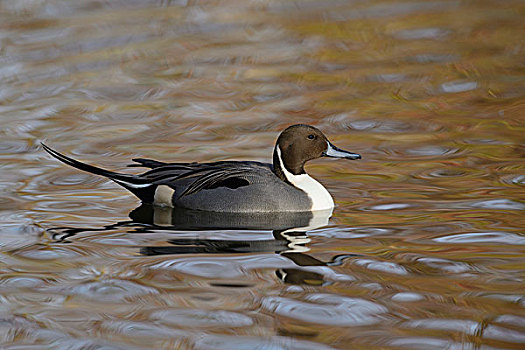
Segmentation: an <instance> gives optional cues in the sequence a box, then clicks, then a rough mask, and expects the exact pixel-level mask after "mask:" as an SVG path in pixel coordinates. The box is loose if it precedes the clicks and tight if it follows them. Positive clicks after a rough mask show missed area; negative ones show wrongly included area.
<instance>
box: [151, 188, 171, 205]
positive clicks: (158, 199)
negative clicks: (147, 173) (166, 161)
mask: <svg viewBox="0 0 525 350" xmlns="http://www.w3.org/2000/svg"><path fill="white" fill-rule="evenodd" d="M174 193H175V190H174V189H173V188H171V187H169V186H166V185H159V186H157V189H156V190H155V196H154V197H153V204H155V205H164V206H168V207H173V202H172V201H171V200H172V198H173V194H174Z"/></svg>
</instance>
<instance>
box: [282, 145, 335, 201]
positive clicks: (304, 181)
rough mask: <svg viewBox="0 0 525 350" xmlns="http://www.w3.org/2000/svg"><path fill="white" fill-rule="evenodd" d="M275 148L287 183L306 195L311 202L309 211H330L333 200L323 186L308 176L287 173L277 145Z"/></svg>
mask: <svg viewBox="0 0 525 350" xmlns="http://www.w3.org/2000/svg"><path fill="white" fill-rule="evenodd" d="M275 147H276V151H277V158H278V159H279V165H280V166H281V170H282V172H283V174H284V177H285V178H286V180H288V182H289V183H291V184H292V185H293V186H295V187H297V188H298V189H300V190H301V191H303V192H305V193H306V194H307V195H308V197H309V198H310V200H311V201H312V207H311V208H310V210H326V209H332V208H333V207H334V200H333V199H332V196H330V193H328V191H327V190H326V188H324V186H323V185H321V184H320V183H319V182H317V181H316V180H315V179H313V178H312V177H310V175H308V174H299V175H294V174H292V173H291V172H289V171H288V169H286V167H285V166H284V163H283V160H282V158H281V148H280V147H279V145H277V146H275Z"/></svg>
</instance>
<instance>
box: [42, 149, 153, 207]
mask: <svg viewBox="0 0 525 350" xmlns="http://www.w3.org/2000/svg"><path fill="white" fill-rule="evenodd" d="M42 147H43V148H44V150H45V151H46V152H47V153H49V154H50V155H52V156H53V157H55V158H56V159H58V160H59V161H61V162H63V163H65V164H67V165H70V166H72V167H74V168H77V169H79V170H83V171H87V172H88V173H92V174H96V175H101V176H104V177H107V178H109V179H111V180H113V181H115V182H116V183H117V184H119V185H121V186H123V187H124V188H126V189H127V190H129V191H130V192H132V193H133V194H134V195H135V196H137V197H138V198H139V199H141V200H142V201H143V202H146V203H151V202H152V201H153V196H154V193H155V187H156V185H153V184H152V183H151V182H150V181H148V180H147V179H144V178H141V177H140V176H138V175H130V174H121V173H116V172H114V171H110V170H106V169H102V168H99V167H96V166H93V165H89V164H86V163H82V162H79V161H78V160H75V159H73V158H70V157H68V156H65V155H63V154H61V153H58V152H57V151H55V150H53V149H51V148H49V147H48V146H46V145H44V144H43V143H42ZM151 187H154V188H151Z"/></svg>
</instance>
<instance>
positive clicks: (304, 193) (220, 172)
mask: <svg viewBox="0 0 525 350" xmlns="http://www.w3.org/2000/svg"><path fill="white" fill-rule="evenodd" d="M42 146H43V147H44V149H45V150H46V151H47V152H48V153H49V154H50V155H52V156H53V157H55V158H57V159H58V160H60V161H62V162H64V163H66V164H68V165H71V166H73V167H75V168H77V169H80V170H83V171H87V172H90V173H93V174H96V175H102V176H105V177H107V178H109V179H111V180H113V181H114V182H116V183H117V184H119V185H121V186H123V187H124V188H126V189H127V190H129V191H131V192H132V193H133V194H134V195H135V196H137V197H138V198H139V199H140V200H141V201H142V202H143V203H151V204H155V205H161V206H170V207H182V208H188V209H197V210H206V211H215V212H304V211H316V210H331V209H333V207H334V201H333V199H332V196H331V195H330V193H328V191H327V190H326V188H324V186H323V185H321V184H320V183H319V182H317V181H316V180H315V179H313V178H312V177H310V176H309V175H308V174H307V173H306V172H305V170H304V164H305V163H306V162H307V161H309V160H312V159H317V158H320V157H335V158H346V159H360V158H361V156H360V155H359V154H356V153H352V152H348V151H344V150H342V149H339V148H337V147H335V146H334V145H333V144H332V143H331V142H330V141H328V139H327V138H326V136H325V135H324V134H323V133H322V132H321V131H320V130H319V129H317V128H315V127H313V126H310V125H304V124H297V125H292V126H290V127H288V128H287V129H285V130H284V131H283V132H282V133H281V135H279V138H278V139H277V142H276V144H275V148H274V151H273V165H272V164H269V163H260V162H253V161H222V162H213V163H164V162H159V161H156V160H151V159H142V158H136V159H133V161H134V162H135V163H137V164H135V165H138V166H142V167H146V168H150V169H151V170H149V171H147V172H145V173H143V174H139V175H130V174H122V173H116V172H113V171H109V170H105V169H102V168H99V167H95V166H92V165H89V164H85V163H82V162H79V161H77V160H75V159H72V158H70V157H67V156H65V155H63V154H60V153H58V152H57V151H55V150H53V149H51V148H49V147H48V146H46V145H44V144H42Z"/></svg>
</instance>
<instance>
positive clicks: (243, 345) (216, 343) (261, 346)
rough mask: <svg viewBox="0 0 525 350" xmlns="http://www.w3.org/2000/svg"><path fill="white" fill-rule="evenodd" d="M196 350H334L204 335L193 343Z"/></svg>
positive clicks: (284, 341) (309, 344)
mask: <svg viewBox="0 0 525 350" xmlns="http://www.w3.org/2000/svg"><path fill="white" fill-rule="evenodd" d="M195 349H198V350H246V349H251V350H270V349H271V350H335V349H334V348H332V347H330V346H327V345H323V344H319V343H315V342H311V341H306V340H298V339H295V338H287V337H279V336H272V337H250V336H239V335H218V334H205V335H203V336H201V337H200V338H198V339H196V341H195Z"/></svg>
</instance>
